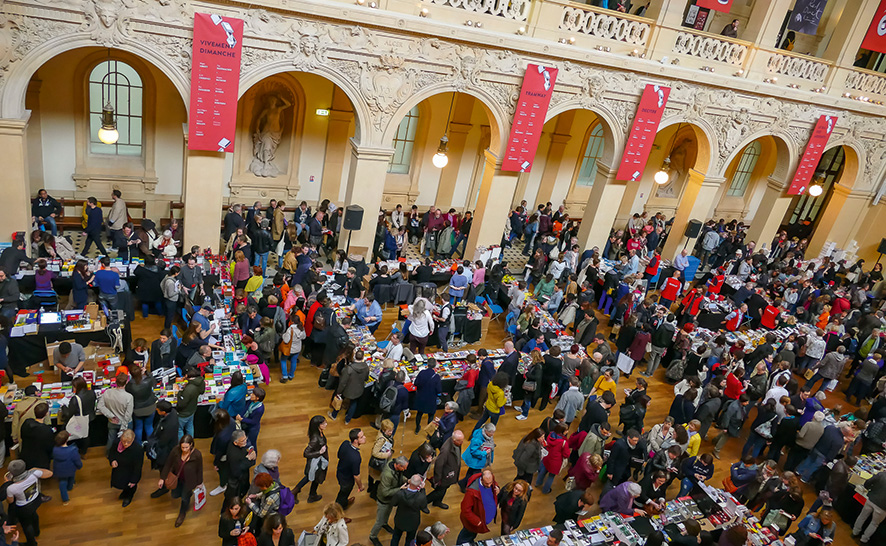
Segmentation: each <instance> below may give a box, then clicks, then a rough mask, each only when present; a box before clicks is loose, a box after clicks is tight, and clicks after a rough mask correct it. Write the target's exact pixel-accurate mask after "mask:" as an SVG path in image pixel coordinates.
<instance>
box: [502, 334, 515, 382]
mask: <svg viewBox="0 0 886 546" xmlns="http://www.w3.org/2000/svg"><path fill="white" fill-rule="evenodd" d="M504 350H505V354H506V355H507V356H506V357H505V359H504V360H503V361H502V363H501V366H499V368H498V371H500V372H504V373H506V374H508V377H509V378H510V381H509V383H510V384H511V385H513V384H514V379H515V378H516V377H517V365H518V364H520V352H519V351H517V350H516V349H514V342H513V341H505V347H504Z"/></svg>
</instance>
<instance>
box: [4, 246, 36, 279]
mask: <svg viewBox="0 0 886 546" xmlns="http://www.w3.org/2000/svg"><path fill="white" fill-rule="evenodd" d="M22 262H26V263H28V264H33V263H34V260H32V259H31V258H28V255H27V253H25V240H24V239H22V238H21V237H16V238H15V240H14V241H13V242H12V246H8V247H6V248H4V249H3V252H0V268H2V269H3V270H4V271H6V274H7V275H9V276H10V277H14V276H15V275H16V274H17V273H18V268H19V266H20V265H21V263H22Z"/></svg>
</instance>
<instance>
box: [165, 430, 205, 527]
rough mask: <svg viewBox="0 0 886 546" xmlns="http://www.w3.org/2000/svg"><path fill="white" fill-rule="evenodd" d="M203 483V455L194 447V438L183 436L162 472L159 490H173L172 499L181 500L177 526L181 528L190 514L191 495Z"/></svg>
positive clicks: (176, 520) (176, 521)
mask: <svg viewBox="0 0 886 546" xmlns="http://www.w3.org/2000/svg"><path fill="white" fill-rule="evenodd" d="M202 483H203V454H202V453H200V450H199V449H197V448H196V447H195V446H194V438H193V437H191V436H188V435H187V434H186V435H184V436H182V437H181V439H179V441H178V446H176V447H175V448H174V449H173V450H172V452H171V453H170V454H169V457H167V459H166V464H165V465H163V470H162V471H161V472H160V481H159V483H158V485H157V487H158V489H162V488H166V489H169V488H170V487H171V488H172V498H174V499H177V498H181V504H180V506H179V510H178V517H177V518H176V519H175V526H176V527H181V525H182V523H184V521H185V516H186V515H187V514H188V508H189V507H190V504H191V494H193V492H194V489H195V488H196V487H197V486H198V485H200V484H202Z"/></svg>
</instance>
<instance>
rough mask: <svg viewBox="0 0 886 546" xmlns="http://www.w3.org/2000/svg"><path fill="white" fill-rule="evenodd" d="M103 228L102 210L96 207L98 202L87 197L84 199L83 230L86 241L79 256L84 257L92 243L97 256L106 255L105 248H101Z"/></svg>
mask: <svg viewBox="0 0 886 546" xmlns="http://www.w3.org/2000/svg"><path fill="white" fill-rule="evenodd" d="M103 228H104V218H103V216H102V209H101V208H99V206H98V200H97V199H96V198H95V197H88V198H87V199H86V229H85V230H84V231H85V232H86V240H85V242H84V244H83V251H82V252H81V254H83V255H84V256H86V253H87V252H88V251H89V248H90V247H91V246H92V244H93V243H95V246H96V247H97V248H98V253H99V255H101V256H103V255H105V254H107V252H106V251H105V247H104V246H102V229H103Z"/></svg>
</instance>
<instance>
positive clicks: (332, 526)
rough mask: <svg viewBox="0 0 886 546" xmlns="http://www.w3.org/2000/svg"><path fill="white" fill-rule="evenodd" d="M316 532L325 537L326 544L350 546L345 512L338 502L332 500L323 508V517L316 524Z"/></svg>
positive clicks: (329, 545) (327, 545) (330, 545)
mask: <svg viewBox="0 0 886 546" xmlns="http://www.w3.org/2000/svg"><path fill="white" fill-rule="evenodd" d="M314 533H316V534H317V535H318V536H319V537H321V541H322V540H323V538H325V541H324V542H325V543H326V546H348V543H349V542H350V538H349V537H348V526H347V524H346V523H345V512H344V510H342V508H341V506H339V505H338V503H336V502H331V503H329V504H327V505H326V508H324V509H323V518H322V519H321V520H320V522H319V523H318V524H317V525H315V526H314Z"/></svg>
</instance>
